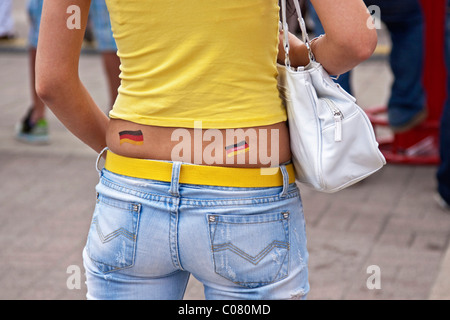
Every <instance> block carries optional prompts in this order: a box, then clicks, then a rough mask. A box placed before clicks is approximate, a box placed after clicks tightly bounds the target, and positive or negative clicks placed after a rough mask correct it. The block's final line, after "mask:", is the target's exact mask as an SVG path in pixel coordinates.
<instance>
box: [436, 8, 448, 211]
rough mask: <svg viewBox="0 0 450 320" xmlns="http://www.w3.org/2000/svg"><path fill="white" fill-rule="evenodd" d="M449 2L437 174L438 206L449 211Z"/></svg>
mask: <svg viewBox="0 0 450 320" xmlns="http://www.w3.org/2000/svg"><path fill="white" fill-rule="evenodd" d="M448 8H450V1H448V4H447V21H446V35H445V60H446V64H447V101H446V103H445V105H444V109H443V111H442V116H441V128H440V156H441V163H440V165H439V169H438V172H437V181H438V192H439V198H438V201H439V204H440V205H441V207H442V208H444V209H447V210H450V94H449V93H450V10H449V9H448Z"/></svg>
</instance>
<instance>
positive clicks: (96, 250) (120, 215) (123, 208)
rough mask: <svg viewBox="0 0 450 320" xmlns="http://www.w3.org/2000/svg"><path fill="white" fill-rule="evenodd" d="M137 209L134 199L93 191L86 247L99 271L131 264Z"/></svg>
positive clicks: (138, 214)
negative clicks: (95, 196) (94, 198)
mask: <svg viewBox="0 0 450 320" xmlns="http://www.w3.org/2000/svg"><path fill="white" fill-rule="evenodd" d="M140 211H141V205H140V204H138V203H132V202H126V201H122V200H116V199H112V198H109V197H105V196H102V195H97V204H96V206H95V211H94V216H93V218H92V223H91V227H90V230H89V235H88V241H87V245H86V249H87V253H88V255H89V258H90V259H91V260H92V262H94V263H95V265H96V266H97V268H98V269H99V270H100V271H101V272H103V273H108V272H113V271H116V270H119V269H124V268H129V267H132V266H133V265H134V259H135V253H136V239H137V230H138V225H139V216H140Z"/></svg>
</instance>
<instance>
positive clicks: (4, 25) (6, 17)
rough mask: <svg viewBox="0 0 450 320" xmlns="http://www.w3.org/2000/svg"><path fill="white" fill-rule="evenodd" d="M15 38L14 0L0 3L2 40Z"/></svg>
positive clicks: (0, 36) (4, 0) (0, 37)
mask: <svg viewBox="0 0 450 320" xmlns="http://www.w3.org/2000/svg"><path fill="white" fill-rule="evenodd" d="M12 38H14V20H13V17H12V0H1V1H0V40H9V39H12Z"/></svg>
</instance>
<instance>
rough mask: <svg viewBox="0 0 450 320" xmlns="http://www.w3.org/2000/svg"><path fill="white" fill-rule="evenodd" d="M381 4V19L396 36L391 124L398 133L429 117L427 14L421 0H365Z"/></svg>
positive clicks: (393, 47)
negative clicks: (425, 68)
mask: <svg viewBox="0 0 450 320" xmlns="http://www.w3.org/2000/svg"><path fill="white" fill-rule="evenodd" d="M364 2H365V3H366V5H367V6H372V5H375V6H378V7H379V8H380V13H381V20H382V21H383V22H384V24H385V25H386V27H387V28H388V30H389V33H390V35H391V39H392V51H391V54H390V66H391V69H392V72H393V74H394V83H393V85H392V88H391V96H390V99H389V102H388V116H389V124H390V126H391V128H392V130H393V131H394V132H396V133H400V132H405V131H408V130H410V129H412V128H413V127H414V126H416V125H418V124H420V123H421V122H422V121H423V120H425V119H426V116H427V109H426V98H425V89H424V86H423V63H424V49H423V47H424V18H423V12H422V7H421V5H420V3H419V1H418V0H404V1H390V0H365V1H364Z"/></svg>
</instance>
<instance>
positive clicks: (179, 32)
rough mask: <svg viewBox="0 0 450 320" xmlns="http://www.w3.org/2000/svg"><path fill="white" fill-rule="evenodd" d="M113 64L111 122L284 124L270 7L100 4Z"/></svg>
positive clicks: (269, 3) (266, 0)
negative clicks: (117, 82) (116, 61)
mask: <svg viewBox="0 0 450 320" xmlns="http://www.w3.org/2000/svg"><path fill="white" fill-rule="evenodd" d="M106 3H107V5H108V9H109V11H110V17H111V24H112V30H113V33H114V37H115V39H116V42H117V47H118V55H119V57H120V60H121V76H120V77H121V86H120V88H119V94H118V97H117V100H116V102H115V104H114V107H113V109H112V111H111V112H110V117H111V118H119V119H124V120H128V121H132V122H136V123H140V124H145V125H154V126H163V127H185V128H193V127H194V121H202V122H201V123H202V127H203V128H213V129H226V128H244V127H254V126H263V125H269V124H274V123H278V122H282V121H285V120H286V110H285V108H284V107H283V105H282V102H281V100H280V98H279V96H278V90H277V80H276V77H277V69H276V56H277V52H278V51H277V50H278V10H279V7H278V1H277V0H191V1H183V0H145V1H144V0H106Z"/></svg>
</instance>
